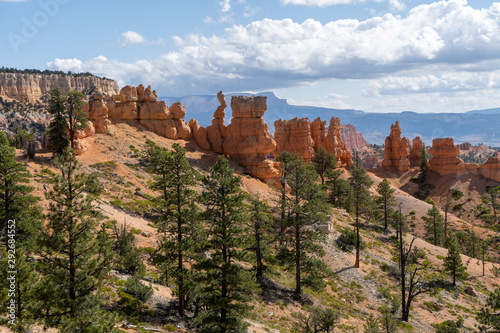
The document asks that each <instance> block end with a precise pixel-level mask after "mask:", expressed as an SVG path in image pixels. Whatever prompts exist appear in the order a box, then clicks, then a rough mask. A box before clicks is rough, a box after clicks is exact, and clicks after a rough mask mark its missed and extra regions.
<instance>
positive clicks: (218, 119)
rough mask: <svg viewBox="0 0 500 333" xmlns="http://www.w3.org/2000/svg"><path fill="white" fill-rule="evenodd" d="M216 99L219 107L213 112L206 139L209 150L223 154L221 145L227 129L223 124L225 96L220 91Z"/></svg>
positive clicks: (225, 105)
mask: <svg viewBox="0 0 500 333" xmlns="http://www.w3.org/2000/svg"><path fill="white" fill-rule="evenodd" d="M217 99H218V101H219V103H220V106H219V107H217V110H215V112H214V119H212V125H211V126H208V127H207V138H208V142H209V143H210V148H211V150H212V151H214V152H216V153H218V154H223V147H222V144H223V142H224V138H225V137H226V129H227V126H226V125H225V124H224V116H225V114H226V112H225V109H226V107H227V104H226V96H224V94H222V91H219V93H218V94H217Z"/></svg>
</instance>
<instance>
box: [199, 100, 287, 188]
mask: <svg viewBox="0 0 500 333" xmlns="http://www.w3.org/2000/svg"><path fill="white" fill-rule="evenodd" d="M217 99H218V100H219V103H220V106H219V107H217V110H215V112H214V119H213V120H212V125H211V126H208V127H207V128H206V129H205V128H203V127H201V126H200V125H199V124H198V122H197V121H196V120H194V119H191V120H190V121H189V126H190V128H191V130H192V133H193V137H194V139H195V140H196V143H197V144H198V146H200V148H202V149H205V150H211V151H214V152H216V153H219V154H224V155H226V156H229V157H231V158H232V159H234V160H236V161H237V162H239V163H240V164H241V165H243V166H244V167H245V168H246V170H247V173H249V174H250V175H252V176H254V177H257V178H259V179H261V180H263V181H269V180H271V179H275V178H276V177H277V176H278V172H279V171H278V169H277V168H276V165H275V162H274V161H271V160H268V159H267V155H269V153H270V152H272V151H273V150H274V149H275V148H276V142H275V141H274V140H273V138H272V137H271V134H270V133H269V126H268V125H267V124H266V122H265V121H264V118H262V116H263V115H264V113H265V112H266V110H267V103H266V99H267V98H266V97H264V96H251V97H246V96H232V98H231V110H232V119H231V123H230V124H229V125H227V126H226V125H225V124H224V116H225V109H226V107H227V103H226V97H225V96H224V94H222V92H219V93H218V94H217Z"/></svg>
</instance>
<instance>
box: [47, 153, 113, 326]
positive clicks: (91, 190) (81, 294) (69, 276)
mask: <svg viewBox="0 0 500 333" xmlns="http://www.w3.org/2000/svg"><path fill="white" fill-rule="evenodd" d="M55 166H56V167H57V168H58V169H59V171H60V174H55V175H54V176H53V177H52V182H53V184H54V185H53V189H52V190H50V191H49V192H48V193H47V194H46V198H47V199H48V200H49V201H50V205H49V211H48V213H47V219H48V225H47V229H46V230H45V231H44V232H43V234H42V235H41V237H40V240H39V246H40V249H39V254H40V256H41V258H42V260H41V272H42V274H43V279H42V281H41V283H39V284H38V290H37V297H38V299H39V307H38V315H39V316H40V317H41V318H43V320H44V321H45V323H46V324H48V325H50V326H56V327H59V328H61V330H62V331H63V332H83V331H85V332H87V331H109V332H112V331H114V330H115V329H114V328H113V327H114V320H113V318H112V316H111V315H110V314H109V313H105V312H104V311H103V310H102V302H103V299H104V296H103V295H102V293H101V292H100V287H101V286H102V283H103V279H104V276H105V275H106V274H107V273H108V272H109V270H110V263H111V258H112V255H111V251H110V249H111V246H112V245H111V241H110V237H109V235H108V234H107V233H106V231H105V230H104V228H103V229H101V231H98V230H97V223H98V220H99V216H100V215H99V214H98V213H97V212H96V211H95V210H94V208H93V207H92V200H93V198H94V197H93V196H94V195H99V194H100V192H101V190H102V187H101V185H100V184H99V182H98V180H97V176H96V175H95V174H91V175H85V174H83V173H78V171H79V164H78V162H77V161H76V159H75V157H74V156H73V154H72V152H70V151H69V150H67V151H66V153H64V154H63V155H61V156H60V157H59V158H57V159H56V160H55Z"/></svg>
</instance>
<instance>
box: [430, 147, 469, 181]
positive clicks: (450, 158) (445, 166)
mask: <svg viewBox="0 0 500 333" xmlns="http://www.w3.org/2000/svg"><path fill="white" fill-rule="evenodd" d="M429 153H430V154H431V155H432V158H431V159H430V160H429V170H431V171H434V172H436V173H438V174H440V175H448V174H453V173H457V172H458V169H460V168H461V166H463V164H464V162H463V161H462V160H461V159H460V158H458V154H459V149H458V147H457V146H455V145H454V142H453V139H451V138H444V139H441V138H440V139H434V140H432V147H431V148H430V149H429Z"/></svg>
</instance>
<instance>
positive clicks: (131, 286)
mask: <svg viewBox="0 0 500 333" xmlns="http://www.w3.org/2000/svg"><path fill="white" fill-rule="evenodd" d="M124 291H125V292H126V293H127V294H129V295H131V296H133V297H135V298H137V299H138V300H139V301H141V302H146V301H147V300H148V299H150V298H151V296H153V288H152V287H150V286H146V285H145V284H143V283H142V282H141V280H140V279H139V277H138V276H137V275H134V276H131V277H129V278H128V279H127V282H126V283H125V290H124Z"/></svg>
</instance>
